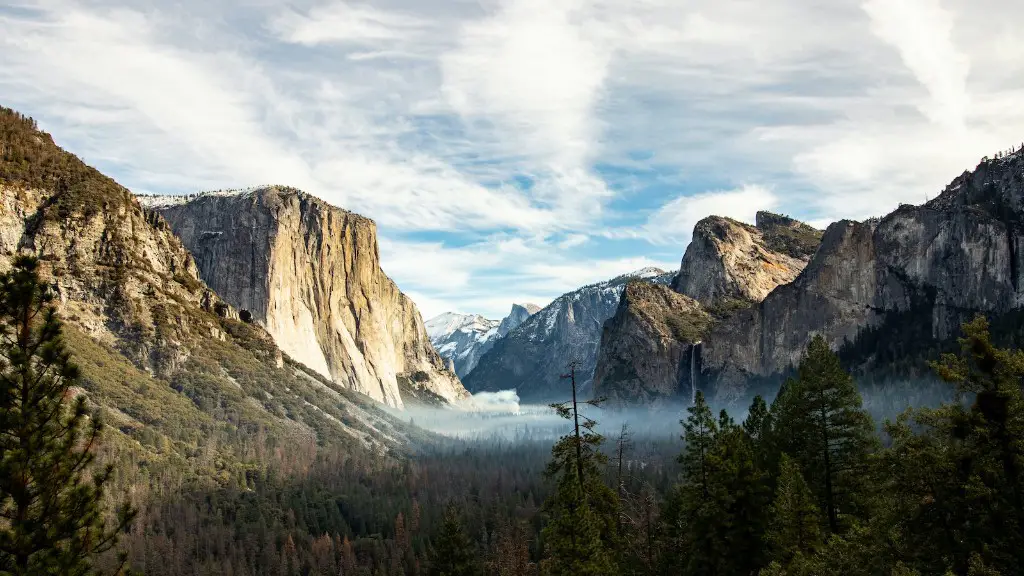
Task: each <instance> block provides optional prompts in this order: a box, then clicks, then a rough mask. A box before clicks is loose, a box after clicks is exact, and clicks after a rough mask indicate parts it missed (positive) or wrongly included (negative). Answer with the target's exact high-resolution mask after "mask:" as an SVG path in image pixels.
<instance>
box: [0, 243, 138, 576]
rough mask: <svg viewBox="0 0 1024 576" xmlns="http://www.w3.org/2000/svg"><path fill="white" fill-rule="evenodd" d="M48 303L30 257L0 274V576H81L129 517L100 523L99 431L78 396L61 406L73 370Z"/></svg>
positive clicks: (104, 474) (106, 476) (103, 473)
mask: <svg viewBox="0 0 1024 576" xmlns="http://www.w3.org/2000/svg"><path fill="white" fill-rule="evenodd" d="M53 298H54V297H53V293H52V291H51V290H50V289H49V287H48V286H46V285H45V284H44V283H43V282H42V281H41V280H40V278H39V272H38V261H37V260H36V259H34V258H30V257H25V256H21V257H18V258H16V259H15V261H14V267H13V269H12V270H11V271H10V272H8V273H6V274H3V275H2V276H0V518H3V521H2V522H0V574H12V575H19V576H27V575H40V574H61V575H75V574H88V573H90V572H91V567H90V566H91V563H90V560H91V558H92V557H93V556H94V555H96V554H100V553H103V552H106V551H108V550H110V549H111V548H112V547H113V546H114V545H115V543H116V541H117V536H118V533H119V531H121V530H122V529H123V528H124V527H125V526H126V525H127V524H128V523H129V521H130V520H131V518H132V516H133V512H132V511H131V510H130V509H129V508H128V507H127V506H126V507H124V508H123V509H122V510H121V512H120V514H119V516H118V519H117V522H116V523H114V524H113V527H109V526H108V523H107V521H106V515H105V511H104V510H103V506H102V501H103V499H104V489H105V488H106V485H107V482H108V481H109V480H110V479H111V477H112V475H113V467H112V466H110V465H108V466H106V467H104V468H102V469H99V470H95V466H94V459H95V451H96V448H97V445H98V442H99V440H100V434H101V431H102V429H103V427H102V424H101V423H100V420H99V419H98V418H97V417H95V416H93V417H91V418H90V415H89V414H88V412H87V410H86V405H85V398H84V397H83V396H78V397H77V398H76V399H74V400H73V401H72V402H71V406H70V407H69V406H68V403H69V397H70V396H71V395H72V386H75V385H76V384H78V379H79V373H78V368H77V367H76V366H75V364H74V363H72V361H71V358H70V354H69V353H68V352H67V351H66V350H65V348H64V343H63V339H62V336H61V322H60V320H59V319H58V317H57V312H56V310H55V308H54V306H53Z"/></svg>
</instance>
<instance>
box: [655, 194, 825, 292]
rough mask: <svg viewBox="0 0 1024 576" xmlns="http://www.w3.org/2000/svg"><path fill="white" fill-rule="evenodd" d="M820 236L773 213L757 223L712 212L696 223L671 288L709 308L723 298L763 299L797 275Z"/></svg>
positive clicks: (807, 227) (765, 214)
mask: <svg viewBox="0 0 1024 576" xmlns="http://www.w3.org/2000/svg"><path fill="white" fill-rule="evenodd" d="M820 237H821V233H820V232H819V231H817V230H814V229H813V228H811V227H809V226H807V225H806V224H803V223H802V222H798V221H796V220H793V219H790V218H787V217H785V216H778V215H775V214H771V213H768V212H759V213H758V214H757V225H756V226H751V225H749V224H744V223H742V222H737V221H736V220H732V219H730V218H724V217H721V216H709V217H707V218H704V219H703V220H701V221H700V222H698V223H697V225H696V226H695V227H694V230H693V240H692V241H691V242H690V245H689V246H688V247H687V248H686V253H685V254H684V255H683V261H682V264H681V266H680V268H679V274H678V275H676V277H675V279H674V280H673V282H672V288H673V289H675V290H676V291H677V292H679V293H681V294H686V295H687V296H690V297H691V298H693V299H695V300H697V301H698V302H700V303H701V304H703V305H704V306H711V305H713V304H714V303H715V302H718V301H720V300H722V299H723V298H733V299H739V300H744V301H748V302H760V301H761V300H764V298H765V296H767V295H768V294H769V293H770V292H771V291H772V290H774V289H775V287H776V286H779V285H781V284H788V283H789V282H792V281H793V280H794V279H795V278H796V277H797V275H798V274H799V273H800V271H801V270H803V268H804V266H805V265H806V264H807V261H808V259H809V258H810V255H811V254H813V251H814V248H815V247H816V246H817V241H818V239H819V238H820ZM808 252H810V254H809V253H808Z"/></svg>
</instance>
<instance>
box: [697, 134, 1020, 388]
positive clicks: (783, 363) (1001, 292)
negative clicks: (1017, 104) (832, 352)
mask: <svg viewBox="0 0 1024 576" xmlns="http://www.w3.org/2000/svg"><path fill="white" fill-rule="evenodd" d="M1022 204H1024V153H1022V152H1020V151H1018V152H1016V153H1015V154H1010V155H1006V156H1004V157H1002V158H999V159H993V160H989V159H985V160H983V161H982V162H981V163H980V164H979V165H978V166H977V168H976V169H975V170H974V171H972V172H964V173H963V174H961V175H960V176H958V177H957V178H956V179H954V180H953V181H952V182H951V183H950V184H949V185H948V186H947V187H946V189H945V190H944V191H943V192H942V194H941V195H940V196H938V197H937V198H935V199H933V200H932V201H930V202H928V203H926V204H924V205H921V206H911V205H903V206H900V207H899V208H898V209H896V210H895V211H893V212H892V213H890V214H888V215H886V216H885V217H883V218H880V219H872V220H867V221H865V222H854V221H849V220H844V221H840V222H836V223H834V224H832V225H831V226H829V228H828V229H827V230H826V232H825V235H824V237H823V239H822V244H821V247H820V248H819V249H818V251H817V252H816V253H815V255H814V257H813V258H812V259H811V261H810V262H809V264H808V265H807V267H806V268H805V269H804V271H803V272H802V273H801V274H800V276H799V277H798V278H797V279H796V280H795V281H794V282H792V283H791V284H788V285H785V286H782V287H780V288H779V289H777V290H775V291H774V292H772V293H771V294H770V295H769V296H768V297H767V298H765V300H764V301H763V302H761V303H760V304H759V305H757V306H755V307H752V308H750V309H748V310H746V311H743V312H742V313H739V314H737V315H735V316H734V317H732V318H729V319H728V320H726V321H724V322H722V323H720V324H719V325H717V326H716V327H715V328H714V329H713V330H712V331H711V333H710V334H709V336H708V338H707V341H706V343H705V346H704V352H703V360H704V362H703V369H704V370H703V372H704V373H703V375H702V377H703V378H704V379H705V383H704V386H705V387H706V388H707V389H708V390H709V391H710V392H712V393H713V395H714V396H715V397H716V398H717V399H718V401H719V402H721V403H723V404H727V403H730V402H737V401H740V400H742V399H743V397H744V396H746V395H749V391H750V390H749V389H750V386H751V382H762V383H765V385H766V386H771V387H774V386H775V385H776V384H777V382H778V380H780V379H781V378H782V375H783V374H784V373H786V372H787V371H788V370H789V369H790V368H791V367H792V366H793V365H794V364H795V363H797V362H798V361H799V358H800V355H801V353H802V351H803V349H804V347H805V346H806V344H807V342H808V341H809V339H810V338H811V337H813V336H814V335H815V334H821V335H823V336H824V337H825V338H826V339H827V340H828V341H829V343H830V344H831V346H832V347H833V348H834V349H837V350H839V352H840V356H841V357H842V358H843V359H844V361H845V362H846V364H847V365H848V366H849V367H851V368H852V369H854V370H855V371H860V372H873V371H876V370H878V369H881V368H882V367H883V366H884V365H886V364H890V363H891V362H893V361H895V360H898V359H903V360H904V361H907V362H909V364H910V366H908V368H907V370H910V371H911V375H913V370H915V369H921V370H923V369H924V368H923V364H924V359H923V357H925V356H927V357H933V356H934V355H935V354H937V351H938V349H940V348H942V347H943V346H946V345H948V344H950V343H951V342H952V340H953V339H954V338H955V336H956V334H957V331H958V327H959V325H960V323H961V322H963V321H964V320H966V319H969V318H970V317H972V316H973V315H975V314H976V313H979V312H980V313H984V314H986V315H989V316H990V317H992V318H993V319H994V323H995V324H996V325H997V326H996V327H997V328H1000V326H999V325H1003V326H1002V328H1003V329H1006V330H1009V331H1017V330H1019V328H1018V326H1019V312H1020V308H1021V305H1022V302H1024V287H1022V280H1024V278H1022V269H1024V268H1022V264H1024V261H1022V259H1024V252H1022V248H1024V246H1022V244H1024V237H1022V230H1024V209H1022ZM925 352H927V353H925ZM918 356H922V357H921V358H918ZM911 360H920V361H916V362H911Z"/></svg>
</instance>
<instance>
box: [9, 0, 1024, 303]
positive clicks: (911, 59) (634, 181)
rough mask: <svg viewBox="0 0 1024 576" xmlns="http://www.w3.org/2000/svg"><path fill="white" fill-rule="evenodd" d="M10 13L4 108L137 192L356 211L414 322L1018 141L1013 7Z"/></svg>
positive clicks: (654, 255) (534, 2) (841, 202)
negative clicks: (411, 304) (716, 224)
mask: <svg viewBox="0 0 1024 576" xmlns="http://www.w3.org/2000/svg"><path fill="white" fill-rule="evenodd" d="M243 4H244V10H241V9H240V8H241V6H242V5H243ZM10 5H11V4H10V3H8V6H10ZM16 5H17V6H16V9H15V10H6V9H2V8H0V29H2V30H4V34H3V35H0V53H2V54H3V64H4V65H3V66H2V67H0V98H3V100H4V102H3V103H4V104H5V105H8V106H13V107H15V108H18V109H20V110H22V111H24V112H27V113H30V114H32V115H35V116H36V117H37V118H38V119H39V120H40V123H41V124H42V125H43V126H44V128H46V129H48V130H50V131H51V132H52V133H53V134H54V136H55V137H56V139H57V141H58V142H60V143H62V144H64V145H66V147H68V148H69V149H71V150H72V151H74V152H76V153H78V154H80V155H81V156H83V157H85V159H86V160H87V161H89V162H91V163H94V164H96V165H97V166H98V167H100V168H101V169H103V170H104V171H107V172H109V173H111V174H112V175H113V176H115V177H116V178H117V179H119V180H120V181H122V183H124V184H126V185H128V186H130V187H132V188H133V189H135V190H137V191H162V192H168V191H172V192H173V191H180V192H191V191H195V190H197V189H208V188H214V187H240V186H246V185H254V184H264V183H282V184H290V185H293V186H298V187H301V188H304V189H306V190H307V191H309V192H311V193H314V194H316V195H318V196H320V197H322V198H324V199H326V200H328V201H330V202H332V203H335V204H338V205H341V206H342V207H344V208H347V209H351V210H354V211H356V212H359V213H362V214H365V215H367V216H370V217H372V218H374V219H375V220H376V221H377V222H378V224H379V226H380V230H381V234H382V237H383V238H382V245H381V250H382V255H383V256H384V263H385V267H386V270H387V271H388V272H389V273H392V274H393V275H394V277H395V278H396V280H398V282H399V285H400V286H402V287H403V288H404V289H408V290H410V291H411V292H412V293H414V294H415V295H416V298H417V300H422V302H421V305H422V306H423V308H424V311H425V312H426V310H428V309H437V308H442V307H451V308H453V309H457V310H461V311H466V312H476V311H484V312H486V313H488V314H492V315H496V316H500V315H504V313H506V312H507V308H508V305H509V303H510V302H511V301H514V300H540V301H538V302H537V303H538V304H543V303H545V301H546V300H550V299H551V298H552V297H554V296H557V295H558V293H560V292H561V291H565V290H568V289H571V288H574V287H575V286H573V285H571V284H573V283H585V282H590V281H594V280H599V279H603V278H605V277H610V276H614V275H615V274H618V273H621V272H626V271H628V270H629V269H631V268H636V267H641V266H643V265H646V264H648V263H653V262H654V261H658V260H669V261H672V262H676V261H677V260H678V257H679V256H680V255H681V254H682V252H683V249H684V247H685V246H684V243H685V242H686V240H687V239H688V238H689V235H690V232H691V230H692V227H693V224H694V223H695V222H696V221H697V220H699V219H700V218H702V217H704V216H706V215H708V214H710V213H718V214H723V215H728V216H732V217H735V218H739V219H743V220H748V221H749V220H751V219H752V218H753V214H754V212H755V211H756V210H757V209H763V208H767V209H775V210H778V211H782V212H786V213H789V214H791V215H793V216H795V217H800V218H804V219H809V220H811V221H815V222H826V221H829V220H834V219H838V218H841V217H853V218H863V217H866V216H870V215H877V214H882V213H885V212H887V211H889V210H891V209H893V208H895V206H896V205H897V204H898V203H900V202H920V201H923V200H924V198H925V197H926V196H934V195H935V194H936V193H937V192H938V191H939V190H940V189H941V188H942V187H943V186H944V185H945V184H946V183H947V182H948V181H949V180H950V179H951V178H952V177H954V176H955V175H957V174H958V173H960V172H961V171H962V170H964V169H967V168H970V167H972V166H973V164H974V163H975V162H976V161H977V160H978V159H979V158H980V157H981V156H984V155H990V154H992V153H994V152H995V151H997V150H1000V149H1004V148H1006V147H1008V146H1010V145H1011V144H1013V143H1019V142H1020V141H1021V140H1022V139H1024V108H1021V106H1020V105H1019V103H1020V102H1021V101H1022V99H1024V48H1022V47H1024V41H1022V38H1024V32H1022V31H1021V29H1020V27H1019V22H1021V21H1022V20H1024V4H1022V3H1019V2H1005V1H1001V0H887V1H884V2H883V1H882V0H834V1H829V2H818V1H811V0H778V1H775V2H768V3H765V2H759V1H757V0H689V1H687V2H679V1H678V0H628V1H627V0H567V1H564V2H550V1H546V0H479V1H477V0H474V1H461V0H460V1H456V2H441V1H439V0H379V1H374V2H368V1H358V0H295V1H294V2H290V3H288V4H287V5H286V6H283V5H281V4H280V3H275V2H270V1H269V0H246V1H244V2H233V1H224V2H201V1H199V0H182V1H181V2H179V3H178V4H176V5H175V7H174V8H169V7H168V6H167V4H166V3H164V2H159V1H158V0H137V1H134V2H128V1H127V0H16ZM243 12H244V16H240V14H241V13H243ZM992 14H998V15H999V17H997V18H993V17H992ZM746 183H757V185H745V184H746ZM707 190H720V192H707ZM640 205H643V206H644V207H645V209H644V210H640V209H638V206H640ZM651 206H655V207H659V206H660V208H655V210H654V212H653V213H652V212H649V211H648V208H646V207H651ZM623 237H626V238H628V240H623V239H622V238H623ZM673 266H674V264H673ZM437 311H438V312H439V311H442V310H437Z"/></svg>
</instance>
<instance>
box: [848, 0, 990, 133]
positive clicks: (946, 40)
mask: <svg viewBox="0 0 1024 576" xmlns="http://www.w3.org/2000/svg"><path fill="white" fill-rule="evenodd" d="M864 11H865V12H867V13H868V15H869V16H870V17H871V31H872V32H873V33H874V34H875V35H877V36H878V37H879V38H881V39H882V40H883V41H885V42H886V43H888V44H891V45H892V46H893V47H895V48H896V50H897V51H898V52H899V54H900V58H901V59H902V60H903V63H904V64H905V65H906V67H907V68H908V69H909V70H910V71H911V72H912V73H913V74H914V76H915V77H916V78H917V80H918V82H920V83H921V85H922V86H923V87H924V88H925V89H926V90H927V91H928V95H929V100H928V101H927V102H925V103H923V104H922V105H921V111H922V112H923V113H924V114H925V115H926V116H927V117H928V118H929V119H930V120H931V121H932V122H935V123H937V124H943V125H945V126H946V127H948V128H951V129H955V130H956V129H959V130H962V129H963V127H964V121H965V120H966V118H965V117H966V114H967V110H968V105H969V97H968V94H967V74H968V72H969V71H970V60H969V59H968V58H967V56H966V55H965V54H963V53H962V52H961V51H960V50H959V49H958V48H957V47H956V46H955V45H954V43H953V40H952V32H953V24H954V16H953V14H952V13H950V12H949V11H948V10H946V9H944V8H943V7H942V5H941V4H940V3H939V1H938V0H869V1H867V2H865V3H864Z"/></svg>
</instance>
